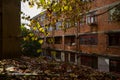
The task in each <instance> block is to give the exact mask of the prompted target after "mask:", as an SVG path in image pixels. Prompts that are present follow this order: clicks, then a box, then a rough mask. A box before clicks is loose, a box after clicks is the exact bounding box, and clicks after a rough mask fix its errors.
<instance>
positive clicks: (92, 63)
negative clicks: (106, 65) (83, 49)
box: [81, 56, 98, 69]
mask: <svg viewBox="0 0 120 80" xmlns="http://www.w3.org/2000/svg"><path fill="white" fill-rule="evenodd" d="M81 64H82V65H85V66H89V67H92V68H94V69H97V68H98V59H97V57H94V56H81Z"/></svg>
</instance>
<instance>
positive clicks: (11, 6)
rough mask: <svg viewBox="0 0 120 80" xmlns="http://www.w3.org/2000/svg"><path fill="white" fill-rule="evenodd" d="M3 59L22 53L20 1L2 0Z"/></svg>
mask: <svg viewBox="0 0 120 80" xmlns="http://www.w3.org/2000/svg"><path fill="white" fill-rule="evenodd" d="M2 4H3V5H2V14H3V15H2V32H3V33H2V35H3V37H2V40H3V45H2V49H3V50H2V57H3V58H4V57H15V56H16V55H18V54H19V53H20V38H18V37H19V36H20V33H21V32H20V1H19V0H10V1H9V0H2Z"/></svg>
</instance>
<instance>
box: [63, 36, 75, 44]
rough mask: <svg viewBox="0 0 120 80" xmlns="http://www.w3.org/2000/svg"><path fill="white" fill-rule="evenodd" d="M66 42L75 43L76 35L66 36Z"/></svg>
mask: <svg viewBox="0 0 120 80" xmlns="http://www.w3.org/2000/svg"><path fill="white" fill-rule="evenodd" d="M65 44H67V45H75V36H66V37H65Z"/></svg>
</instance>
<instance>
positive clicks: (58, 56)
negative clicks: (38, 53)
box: [56, 51, 61, 59]
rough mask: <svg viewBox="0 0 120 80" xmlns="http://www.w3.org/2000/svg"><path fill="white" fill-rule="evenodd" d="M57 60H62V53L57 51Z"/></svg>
mask: <svg viewBox="0 0 120 80" xmlns="http://www.w3.org/2000/svg"><path fill="white" fill-rule="evenodd" d="M56 58H57V59H61V52H60V51H57V53H56Z"/></svg>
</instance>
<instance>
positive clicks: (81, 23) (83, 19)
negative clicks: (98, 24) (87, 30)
mask: <svg viewBox="0 0 120 80" xmlns="http://www.w3.org/2000/svg"><path fill="white" fill-rule="evenodd" d="M85 23H86V16H82V17H81V18H80V25H84V24H85Z"/></svg>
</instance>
